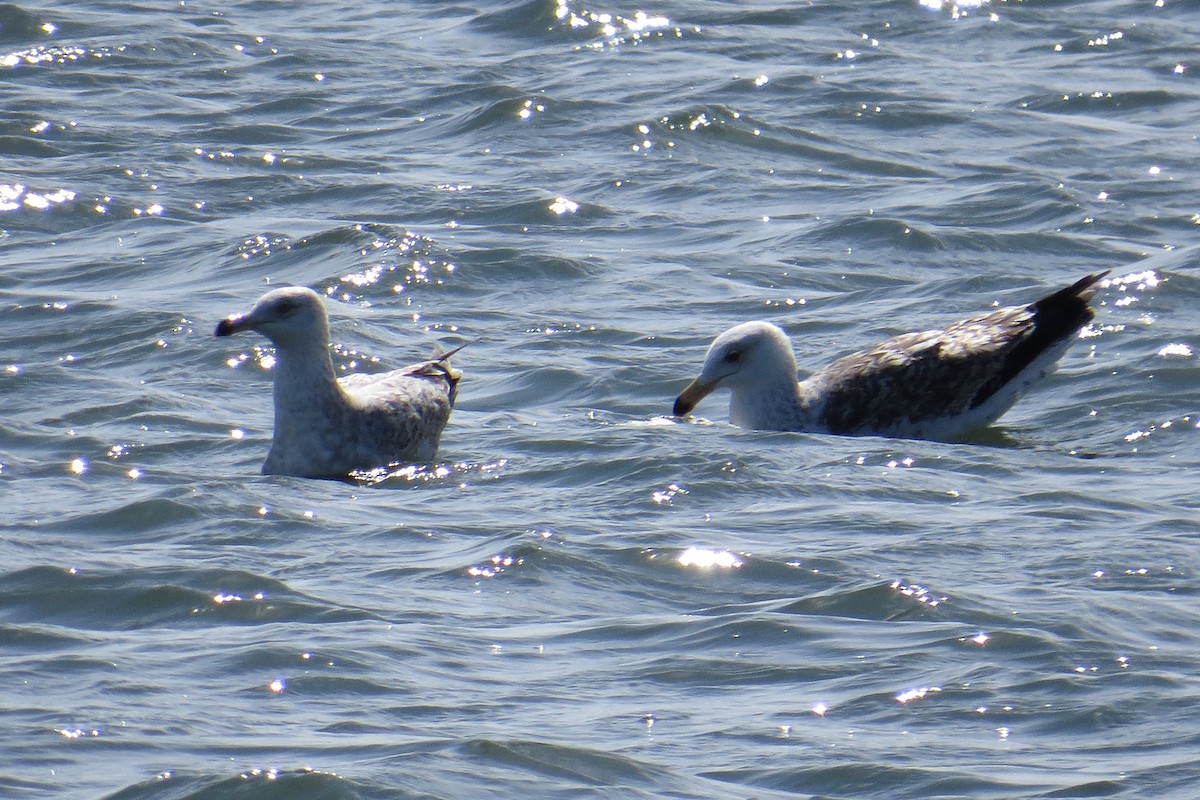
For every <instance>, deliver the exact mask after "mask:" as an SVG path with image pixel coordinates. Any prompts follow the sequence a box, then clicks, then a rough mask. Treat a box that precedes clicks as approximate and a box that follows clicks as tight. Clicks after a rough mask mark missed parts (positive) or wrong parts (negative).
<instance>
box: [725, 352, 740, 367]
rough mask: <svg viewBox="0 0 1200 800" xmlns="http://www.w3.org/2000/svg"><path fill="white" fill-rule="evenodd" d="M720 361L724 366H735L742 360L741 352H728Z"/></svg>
mask: <svg viewBox="0 0 1200 800" xmlns="http://www.w3.org/2000/svg"><path fill="white" fill-rule="evenodd" d="M721 360H722V361H724V362H725V363H726V364H736V363H738V362H739V361H741V360H742V351H741V350H730V351H729V352H728V353H726V354H725V357H724V358H723V359H721Z"/></svg>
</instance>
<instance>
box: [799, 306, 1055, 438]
mask: <svg viewBox="0 0 1200 800" xmlns="http://www.w3.org/2000/svg"><path fill="white" fill-rule="evenodd" d="M1033 327H1034V326H1033V313H1032V312H1031V311H1030V309H1029V308H1024V307H1012V308H1002V309H999V310H997V311H993V312H991V313H989V314H983V315H980V316H977V317H972V318H970V319H966V320H963V321H962V322H958V323H955V324H954V325H951V326H949V327H947V328H944V329H941V330H933V331H922V332H919V333H908V334H903V335H901V336H896V337H893V338H891V339H887V340H885V341H883V342H880V343H879V344H877V345H875V346H874V347H872V348H870V349H868V350H863V351H861V352H858V353H853V354H851V355H849V356H846V357H845V358H842V359H839V360H838V361H835V362H834V363H833V364H830V365H829V366H828V367H826V368H825V369H823V370H821V371H820V372H818V373H816V374H815V375H813V376H812V377H810V378H809V379H808V380H807V381H806V382H805V383H806V384H808V385H810V386H813V387H815V388H818V389H819V391H820V393H821V395H822V398H823V402H822V409H821V422H822V424H823V426H824V427H825V428H827V429H828V430H829V431H830V432H832V433H856V432H860V431H886V430H889V429H895V428H897V427H898V426H902V425H905V424H909V423H913V422H920V421H924V420H931V419H936V418H939V417H948V416H953V415H957V414H962V413H964V412H966V411H967V410H968V409H969V408H971V407H972V405H973V403H974V401H975V398H976V397H977V396H978V395H979V393H980V392H981V390H982V389H983V388H984V387H985V386H987V385H988V384H989V381H991V379H992V378H993V377H994V376H996V375H997V374H1000V373H1001V372H1002V371H1003V370H1004V365H1005V362H1006V360H1007V358H1008V356H1009V354H1010V353H1011V352H1012V351H1013V349H1014V348H1016V347H1017V346H1018V345H1019V344H1020V343H1021V342H1022V341H1023V340H1024V339H1025V338H1026V337H1027V336H1029V335H1030V333H1031V332H1032V330H1033Z"/></svg>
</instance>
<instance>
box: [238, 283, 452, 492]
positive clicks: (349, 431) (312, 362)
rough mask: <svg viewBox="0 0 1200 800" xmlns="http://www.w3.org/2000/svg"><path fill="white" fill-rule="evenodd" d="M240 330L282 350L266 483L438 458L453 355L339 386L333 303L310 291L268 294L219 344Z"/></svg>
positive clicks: (348, 379)
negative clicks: (333, 354)
mask: <svg viewBox="0 0 1200 800" xmlns="http://www.w3.org/2000/svg"><path fill="white" fill-rule="evenodd" d="M241 331H257V332H258V333H261V334H262V335H263V336H265V337H267V338H268V339H270V340H271V342H272V343H273V344H274V345H275V433H274V437H273V438H272V440H271V450H270V452H269V453H267V460H266V461H265V462H263V466H262V471H263V473H264V474H267V475H295V476H298V477H304V478H344V477H346V476H347V475H349V474H350V473H351V472H353V471H356V470H371V469H375V468H377V467H385V466H387V465H389V464H395V463H397V462H413V461H428V460H430V459H432V458H433V457H434V455H435V454H436V453H437V447H438V439H439V438H440V437H441V434H442V429H443V428H445V427H446V421H447V420H448V419H449V418H450V409H451V408H452V407H453V405H454V396H455V392H456V390H457V387H458V379H459V376H460V373H459V372H458V370H455V369H453V368H451V366H450V363H449V360H448V359H449V357H450V355H451V354H452V353H446V354H444V355H441V356H438V357H435V358H433V359H431V360H429V361H425V362H422V363H420V364H414V365H412V366H409V367H404V368H402V369H397V370H393V371H392V372H385V373H380V374H365V373H354V374H351V375H344V376H342V377H341V378H338V377H336V375H335V373H334V369H333V361H332V359H331V358H330V356H329V317H328V315H327V314H326V313H325V304H324V303H323V302H322V301H321V297H320V296H319V295H318V294H317V293H316V292H314V291H313V290H311V289H307V288H304V287H302V286H287V287H283V288H280V289H274V290H272V291H270V292H267V293H266V294H264V295H263V296H262V297H261V298H259V300H258V302H257V303H255V305H254V308H252V309H250V311H249V312H248V313H246V314H240V315H237V316H232V317H229V318H227V319H223V320H221V322H220V323H219V324H218V325H217V330H216V335H217V336H232V335H233V334H235V333H240V332H241ZM452 352H453V351H452Z"/></svg>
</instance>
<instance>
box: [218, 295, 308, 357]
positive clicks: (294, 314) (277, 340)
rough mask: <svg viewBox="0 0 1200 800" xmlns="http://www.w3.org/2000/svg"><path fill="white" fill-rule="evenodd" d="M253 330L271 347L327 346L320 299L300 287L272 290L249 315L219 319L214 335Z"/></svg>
mask: <svg viewBox="0 0 1200 800" xmlns="http://www.w3.org/2000/svg"><path fill="white" fill-rule="evenodd" d="M242 331H257V332H258V333H261V334H262V335H263V336H265V337H267V338H268V339H270V340H271V341H272V342H273V343H274V344H275V346H277V347H281V348H286V347H320V348H321V349H322V350H324V349H325V348H326V347H327V346H328V344H329V317H328V316H327V315H326V313H325V304H324V303H323V302H322V301H321V296H320V295H319V294H317V293H316V292H314V291H313V290H312V289H309V288H307V287H304V286H284V287H282V288H279V289H272V290H271V291H269V292H267V293H266V294H264V295H263V296H262V297H260V298H259V299H258V302H257V303H255V304H254V308H252V309H250V311H249V313H246V314H238V315H235V316H232V317H227V318H226V319H223V320H221V322H220V323H219V324H218V325H217V330H216V335H217V336H232V335H233V334H235V333H240V332H242Z"/></svg>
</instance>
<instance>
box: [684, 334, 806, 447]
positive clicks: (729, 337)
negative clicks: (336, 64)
mask: <svg viewBox="0 0 1200 800" xmlns="http://www.w3.org/2000/svg"><path fill="white" fill-rule="evenodd" d="M779 384H783V385H786V386H791V387H795V385H796V358H795V356H793V355H792V343H791V341H789V340H788V337H787V334H786V333H784V332H783V330H782V329H780V328H779V326H777V325H772V324H771V323H769V322H761V321H755V322H744V323H742V324H741V325H736V326H734V327H732V328H730V329H729V330H727V331H725V332H724V333H722V334H721V335H720V336H718V337H717V338H716V339H713V343H712V344H711V345H709V348H708V354H707V355H705V356H704V367H703V368H702V369H701V370H700V375H699V377H697V378H696V380H694V381H692V382H691V383H690V384H688V386H687V388H686V389H684V390H683V392H681V393H680V395H679V397H678V398H676V400H675V415H676V416H683V415H684V414H688V413H690V412H691V410H692V409H693V408H695V407H696V404H697V403H699V402H700V401H701V400H702V399H703V398H705V397H707V396H708V395H709V394H711V393H712V392H713V391H714V390H715V389H717V388H719V387H727V388H729V389H731V390H733V393H734V404H735V405H736V404H738V401H739V399H747V398H749V397H752V396H753V395H754V394H755V393H756V392H757V391H759V390H761V389H770V388H773V387H775V386H776V385H779ZM739 396H742V398H739ZM734 422H735V424H737V421H736V420H734Z"/></svg>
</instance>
